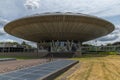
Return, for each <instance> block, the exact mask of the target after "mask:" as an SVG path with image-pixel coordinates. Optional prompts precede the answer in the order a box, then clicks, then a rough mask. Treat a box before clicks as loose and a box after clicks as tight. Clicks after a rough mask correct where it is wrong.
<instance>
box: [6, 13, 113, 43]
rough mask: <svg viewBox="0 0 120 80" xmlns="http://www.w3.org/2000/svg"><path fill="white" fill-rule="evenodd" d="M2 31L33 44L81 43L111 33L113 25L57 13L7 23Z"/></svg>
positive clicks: (85, 16) (104, 21)
mask: <svg viewBox="0 0 120 80" xmlns="http://www.w3.org/2000/svg"><path fill="white" fill-rule="evenodd" d="M4 29H5V31H6V32H7V33H9V34H11V35H13V36H16V37H19V38H23V39H25V40H29V41H34V42H40V41H51V40H76V41H81V42H83V41H88V40H92V39H95V38H98V37H101V36H105V35H107V34H109V33H111V32H112V31H113V30H114V25H113V24H112V23H110V22H108V21H106V20H103V19H100V18H98V17H94V16H89V15H85V14H80V13H70V12H68V13H60V12H57V13H43V14H36V15H32V16H27V17H24V18H21V19H17V20H15V21H12V22H10V23H8V24H7V25H6V26H5V27H4Z"/></svg>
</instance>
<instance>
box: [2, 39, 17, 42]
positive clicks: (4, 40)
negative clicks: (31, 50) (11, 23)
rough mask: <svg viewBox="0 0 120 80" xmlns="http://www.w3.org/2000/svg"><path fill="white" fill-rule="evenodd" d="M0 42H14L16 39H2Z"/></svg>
mask: <svg viewBox="0 0 120 80" xmlns="http://www.w3.org/2000/svg"><path fill="white" fill-rule="evenodd" d="M0 42H16V41H15V40H13V39H2V40H0Z"/></svg>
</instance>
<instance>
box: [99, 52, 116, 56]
mask: <svg viewBox="0 0 120 80" xmlns="http://www.w3.org/2000/svg"><path fill="white" fill-rule="evenodd" d="M99 54H105V55H116V54H118V52H100V53H99Z"/></svg>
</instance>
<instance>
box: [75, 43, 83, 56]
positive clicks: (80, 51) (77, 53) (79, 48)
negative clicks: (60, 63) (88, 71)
mask: <svg viewBox="0 0 120 80" xmlns="http://www.w3.org/2000/svg"><path fill="white" fill-rule="evenodd" d="M81 45H82V44H81V42H78V49H77V51H76V53H75V54H76V56H77V57H80V56H82V50H81Z"/></svg>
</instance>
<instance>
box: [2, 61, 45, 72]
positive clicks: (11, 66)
mask: <svg viewBox="0 0 120 80" xmlns="http://www.w3.org/2000/svg"><path fill="white" fill-rule="evenodd" d="M46 61H47V60H46V59H31V60H14V61H2V62H0V73H5V72H9V71H13V70H18V69H22V68H25V67H30V66H34V65H37V64H41V63H45V62H46Z"/></svg>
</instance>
